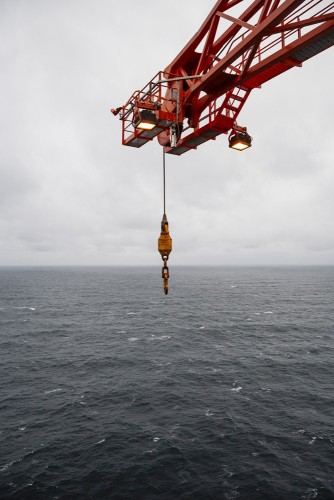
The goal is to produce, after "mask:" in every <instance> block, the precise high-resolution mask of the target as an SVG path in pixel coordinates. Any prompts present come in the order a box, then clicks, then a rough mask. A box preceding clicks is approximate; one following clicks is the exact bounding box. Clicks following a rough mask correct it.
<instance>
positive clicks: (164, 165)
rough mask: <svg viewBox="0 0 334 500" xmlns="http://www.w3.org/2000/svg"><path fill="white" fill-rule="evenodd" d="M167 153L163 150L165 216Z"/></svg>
mask: <svg viewBox="0 0 334 500" xmlns="http://www.w3.org/2000/svg"><path fill="white" fill-rule="evenodd" d="M165 156H166V151H165V147H163V148H162V174H163V191H164V214H165V213H166V159H165Z"/></svg>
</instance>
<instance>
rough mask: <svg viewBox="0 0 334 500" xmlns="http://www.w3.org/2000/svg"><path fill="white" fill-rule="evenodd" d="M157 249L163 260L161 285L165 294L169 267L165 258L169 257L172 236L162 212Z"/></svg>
mask: <svg viewBox="0 0 334 500" xmlns="http://www.w3.org/2000/svg"><path fill="white" fill-rule="evenodd" d="M158 251H159V253H160V255H161V258H162V260H163V263H164V265H163V267H162V273H161V274H162V279H163V286H164V292H165V295H167V294H168V278H169V269H168V266H167V260H168V257H169V254H170V253H171V251H172V238H171V236H170V234H169V227H168V220H167V216H166V214H165V213H164V214H163V216H162V221H161V233H160V237H159V239H158Z"/></svg>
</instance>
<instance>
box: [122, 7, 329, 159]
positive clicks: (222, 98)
mask: <svg viewBox="0 0 334 500" xmlns="http://www.w3.org/2000/svg"><path fill="white" fill-rule="evenodd" d="M333 44H334V2H329V1H327V0H255V1H254V0H219V1H218V2H217V3H216V5H215V6H214V7H213V9H212V10H211V12H210V14H209V15H208V17H207V18H206V19H205V21H204V23H203V24H202V26H201V27H200V29H199V30H198V31H197V33H196V34H195V35H194V36H193V38H192V39H191V40H190V41H189V42H188V44H187V45H186V46H185V47H184V49H183V50H182V51H181V52H180V53H179V54H178V56H177V57H176V58H175V59H174V60H173V61H172V62H171V63H170V64H169V65H168V66H167V68H165V70H164V71H160V72H159V73H157V75H156V76H155V77H154V78H152V79H151V80H150V81H149V83H148V84H147V85H146V86H145V87H144V88H143V89H142V90H137V91H135V92H134V93H133V94H132V96H131V97H130V98H129V99H128V101H127V102H126V104H125V105H124V106H122V107H121V108H118V109H117V110H116V111H115V110H113V113H114V114H119V115H120V119H121V121H122V144H124V145H125V146H131V147H136V148H140V147H142V146H144V145H145V144H147V143H148V142H150V141H151V140H152V139H153V138H154V137H157V138H158V140H159V143H160V144H161V145H162V146H164V147H165V150H166V152H167V153H169V154H174V155H182V154H183V153H186V152H188V151H190V150H192V149H196V148H197V147H198V146H199V145H201V144H203V143H205V142H207V141H208V140H210V139H215V138H216V137H217V136H219V135H220V134H227V133H229V131H231V130H233V128H234V127H235V126H236V121H237V118H238V116H239V113H240V111H241V110H242V108H243V106H244V104H245V102H246V100H247V99H248V96H249V95H250V93H251V91H252V90H253V89H254V88H258V87H260V86H261V85H263V84H264V83H266V82H267V81H269V80H271V79H272V78H275V77H276V76H278V75H280V74H282V73H284V72H285V71H287V70H289V69H291V68H294V67H296V66H297V67H301V66H302V64H303V63H304V62H305V61H307V60H308V59H310V58H311V57H314V56H316V55H317V54H319V53H320V52H322V51H324V50H326V49H328V48H329V47H331V46H332V45H333ZM142 109H147V110H150V111H151V113H152V114H153V115H154V116H155V118H156V126H155V127H154V128H153V129H152V130H141V129H139V128H136V127H135V125H134V116H135V115H136V113H138V111H140V110H142Z"/></svg>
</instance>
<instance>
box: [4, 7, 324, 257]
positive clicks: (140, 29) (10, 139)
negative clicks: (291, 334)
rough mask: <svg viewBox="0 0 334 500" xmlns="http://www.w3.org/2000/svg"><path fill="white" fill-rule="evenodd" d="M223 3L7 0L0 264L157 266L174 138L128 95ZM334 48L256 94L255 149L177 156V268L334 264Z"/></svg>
mask: <svg viewBox="0 0 334 500" xmlns="http://www.w3.org/2000/svg"><path fill="white" fill-rule="evenodd" d="M214 4H215V0H182V1H179V0H169V1H168V2H157V1H156V0H143V1H142V2H138V1H137V0H127V1H126V2H116V1H110V0H94V1H93V0H29V1H28V0H0V67H1V79H0V110H1V111H0V134H1V141H0V265H58V264H59V265H63V264H101V265H105V264H108V265H109V264H110V265H118V264H121V265H123V264H124V265H127V264H129V265H141V264H145V265H146V264H148V265H158V266H160V263H161V261H160V256H159V254H158V252H157V238H158V236H159V231H160V221H161V216H162V211H163V205H162V148H161V147H160V146H159V145H158V143H157V141H154V142H152V143H149V144H147V145H146V146H144V147H143V148H141V149H135V148H127V147H124V146H122V145H121V122H120V121H119V120H118V119H117V118H115V117H114V116H113V115H112V114H111V113H110V108H115V107H117V106H120V105H122V104H124V103H125V102H126V101H127V99H128V98H129V97H130V95H131V94H132V92H133V91H134V90H136V89H140V88H142V87H143V86H144V85H145V84H146V83H147V82H148V81H149V80H150V79H151V77H153V76H154V75H155V74H156V73H157V72H158V71H159V70H162V69H164V68H165V67H166V66H167V65H168V63H170V62H171V61H172V59H174V57H175V56H176V55H177V54H178V52H179V51H180V50H181V49H182V48H183V46H184V45H185V44H186V43H187V42H188V40H189V39H190V38H191V37H192V35H193V34H194V33H195V31H196V30H197V29H198V28H199V26H200V25H201V23H202V21H203V20H204V18H205V17H206V15H207V14H208V13H209V11H210V10H211V8H212V7H213V6H214ZM333 55H334V51H333V49H329V50H326V51H324V52H322V53H321V54H319V55H318V56H316V57H314V58H313V59H311V60H309V61H307V62H306V63H305V64H304V66H303V68H294V69H291V70H290V71H288V72H287V73H286V74H284V75H282V76H280V77H278V78H276V79H274V80H272V81H269V82H268V83H267V84H265V85H264V86H263V87H262V89H257V90H254V91H253V93H252V94H251V96H250V98H249V100H248V101H247V103H246V105H245V107H244V108H243V111H242V112H241V114H240V115H239V119H238V122H239V123H240V124H241V125H245V126H247V127H248V131H249V133H250V134H251V135H252V136H253V147H252V148H251V149H248V150H247V151H244V152H241V153H239V152H235V151H232V150H230V149H229V148H228V145H227V137H226V136H225V135H222V136H220V137H219V138H218V139H217V140H216V141H210V142H208V143H206V144H204V145H202V146H200V147H199V148H198V150H197V151H191V152H189V153H187V154H185V155H183V156H180V157H177V156H176V157H174V156H171V155H168V156H167V157H166V170H167V215H168V219H169V222H170V231H171V236H172V237H173V252H172V254H171V257H170V265H171V266H172V265H173V264H221V265H229V264H243V265H255V264H256V265H257V264H334V222H333V219H334V140H333V136H334V126H333V121H334V120H333V90H332V88H333V81H334V78H333V76H334V74H333V71H334V70H333V67H334V65H333Z"/></svg>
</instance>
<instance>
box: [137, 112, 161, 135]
mask: <svg viewBox="0 0 334 500" xmlns="http://www.w3.org/2000/svg"><path fill="white" fill-rule="evenodd" d="M132 124H133V126H134V128H139V129H141V130H153V129H154V128H155V127H156V126H157V125H158V120H157V117H156V116H155V113H153V111H150V110H149V109H137V111H135V113H134V115H133V120H132Z"/></svg>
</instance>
